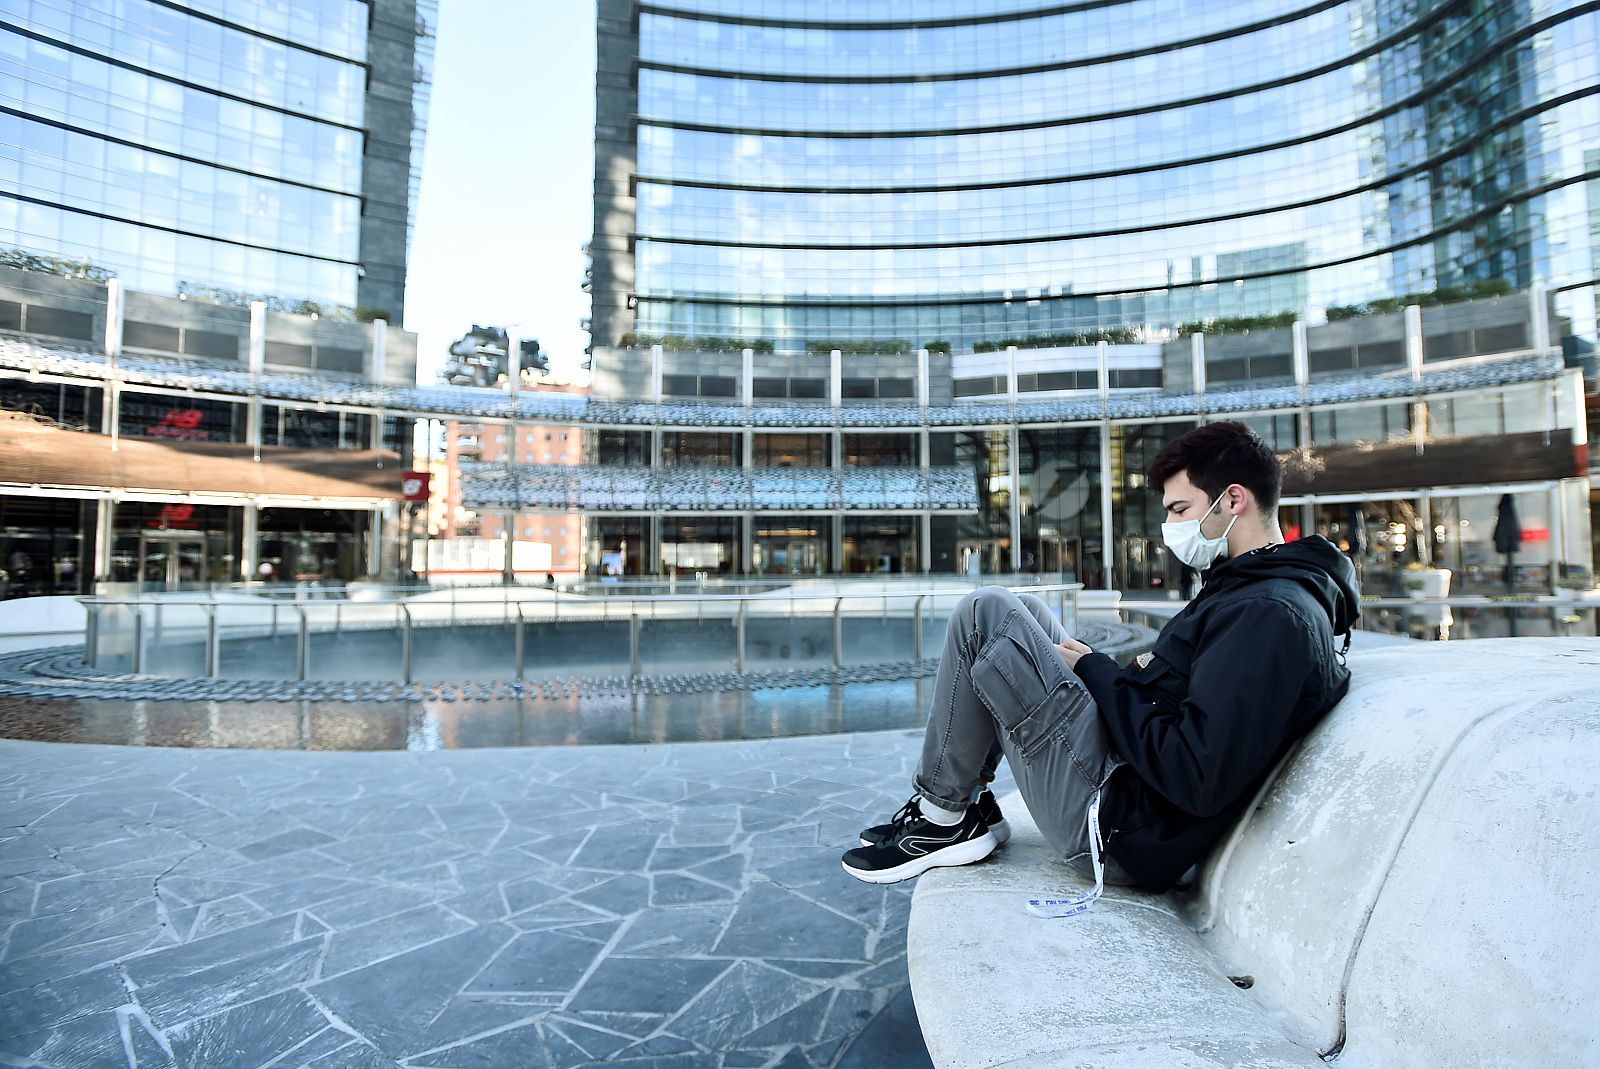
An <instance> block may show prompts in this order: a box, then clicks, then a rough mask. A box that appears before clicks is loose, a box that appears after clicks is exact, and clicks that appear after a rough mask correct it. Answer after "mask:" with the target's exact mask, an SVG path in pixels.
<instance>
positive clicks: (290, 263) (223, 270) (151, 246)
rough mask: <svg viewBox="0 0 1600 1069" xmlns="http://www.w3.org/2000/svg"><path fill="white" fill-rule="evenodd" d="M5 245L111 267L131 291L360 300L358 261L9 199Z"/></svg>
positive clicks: (4, 207)
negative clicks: (200, 290)
mask: <svg viewBox="0 0 1600 1069" xmlns="http://www.w3.org/2000/svg"><path fill="white" fill-rule="evenodd" d="M0 245H11V246H16V247H18V248H23V249H28V250H33V251H38V252H42V253H46V254H48V255H52V256H59V257H62V258H64V259H82V260H86V261H88V262H90V263H94V264H97V265H99V266H101V267H106V268H109V269H110V270H112V271H114V272H115V273H116V274H117V275H118V276H119V277H120V278H121V279H122V281H123V282H124V284H126V285H127V286H128V287H129V288H131V289H136V290H147V291H149V292H152V293H172V292H175V291H176V290H177V289H178V288H179V287H180V285H182V284H185V283H186V284H188V285H189V286H204V287H210V288H214V289H221V290H232V291H235V292H237V293H240V294H247V295H252V296H255V295H263V294H265V295H272V296H278V297H282V298H284V299H285V300H300V299H306V300H312V301H317V302H321V303H327V304H337V305H346V306H353V305H354V304H355V303H356V265H355V264H353V263H341V262H335V261H328V260H317V259H313V258H311V257H306V256H299V255H294V254H292V253H281V252H273V251H271V250H267V249H251V248H245V247H243V246H240V245H237V244H230V243H227V242H222V241H216V240H212V239H210V238H205V237H193V236H187V235H175V234H171V233H167V232H165V231H160V230H155V229H152V228H150V227H145V226H140V225H139V224H137V223H129V222H121V221H117V220H110V219H96V218H93V217H89V216H84V215H81V214H78V213H74V212H68V211H65V210H63V209H61V208H56V207H50V206H45V205H37V204H23V203H19V202H18V201H15V200H12V199H10V198H5V197H0Z"/></svg>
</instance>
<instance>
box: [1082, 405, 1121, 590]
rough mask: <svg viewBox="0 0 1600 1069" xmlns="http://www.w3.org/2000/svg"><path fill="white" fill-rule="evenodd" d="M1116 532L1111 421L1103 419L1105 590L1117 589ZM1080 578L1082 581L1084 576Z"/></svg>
mask: <svg viewBox="0 0 1600 1069" xmlns="http://www.w3.org/2000/svg"><path fill="white" fill-rule="evenodd" d="M1114 534H1115V532H1113V531H1112V530H1111V422H1110V421H1109V420H1102V421H1101V423H1100V576H1101V582H1100V586H1101V589H1103V590H1115V589H1116V583H1115V581H1114V578H1113V576H1112V570H1113V569H1112V564H1113V557H1114V554H1113V553H1112V552H1111V547H1112V546H1114V545H1116V539H1115V537H1114ZM1079 564H1080V565H1081V564H1082V562H1081V561H1080V562H1079ZM1078 578H1079V580H1080V581H1081V580H1082V578H1083V577H1082V576H1079V577H1078Z"/></svg>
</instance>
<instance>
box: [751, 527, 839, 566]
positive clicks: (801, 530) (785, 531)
mask: <svg viewBox="0 0 1600 1069" xmlns="http://www.w3.org/2000/svg"><path fill="white" fill-rule="evenodd" d="M832 542H833V521H832V520H831V519H830V518H829V517H827V516H804V515H791V516H756V517H755V519H754V521H753V523H752V526H751V528H750V571H751V572H752V573H754V574H756V575H826V574H827V573H828V572H829V570H830V569H829V567H828V558H829V556H830V555H831V551H832Z"/></svg>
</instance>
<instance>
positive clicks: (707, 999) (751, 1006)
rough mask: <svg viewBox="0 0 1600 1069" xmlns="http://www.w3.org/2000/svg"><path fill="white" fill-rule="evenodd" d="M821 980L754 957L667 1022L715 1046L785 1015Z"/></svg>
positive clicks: (813, 991)
mask: <svg viewBox="0 0 1600 1069" xmlns="http://www.w3.org/2000/svg"><path fill="white" fill-rule="evenodd" d="M819 990H820V988H819V987H818V985H816V984H814V983H812V982H810V981H807V980H801V979H799V978H797V977H794V976H790V975H789V974H788V973H782V972H779V971H778V970H776V969H772V968H769V967H768V966H766V965H762V964H759V963H756V962H750V961H741V962H737V963H735V964H734V966H733V968H731V969H729V970H728V971H727V972H726V973H724V974H723V975H722V976H721V977H719V978H718V979H717V981H716V982H715V983H714V984H712V985H711V986H710V987H709V988H707V989H706V990H705V991H704V992H702V993H701V995H700V997H699V998H698V999H696V1000H695V1001H694V1002H693V1003H692V1004H690V1006H689V1007H688V1008H687V1009H686V1010H684V1012H683V1013H681V1014H679V1015H678V1017H677V1018H675V1019H674V1020H673V1021H671V1022H670V1023H669V1025H668V1027H669V1028H670V1029H671V1030H672V1032H673V1033H674V1034H675V1035H680V1036H683V1037H684V1038H685V1039H688V1040H690V1041H692V1042H695V1043H698V1044H699V1045H700V1046H701V1047H704V1048H708V1049H711V1050H717V1049H720V1048H723V1047H726V1046H729V1045H730V1044H731V1043H733V1042H734V1041H736V1040H740V1039H742V1038H744V1037H746V1036H748V1035H750V1033H752V1032H754V1031H755V1030H757V1029H758V1028H760V1027H761V1026H763V1025H765V1024H768V1023H770V1022H772V1021H775V1020H776V1019H778V1018H779V1017H782V1016H783V1015H784V1014H786V1013H787V1012H788V1011H789V1010H791V1009H793V1008H794V1007H795V1006H798V1005H799V1004H800V1003H801V1002H803V1001H805V1000H806V999H808V998H810V997H812V996H814V995H815V994H816V993H817V992H818V991H819Z"/></svg>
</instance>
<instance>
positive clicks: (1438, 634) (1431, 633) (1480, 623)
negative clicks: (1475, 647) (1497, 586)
mask: <svg viewBox="0 0 1600 1069" xmlns="http://www.w3.org/2000/svg"><path fill="white" fill-rule="evenodd" d="M1597 616H1600V610H1597V609H1595V608H1592V607H1588V606H1578V605H1571V604H1568V605H1560V604H1557V605H1503V604H1502V605H1481V604H1465V605H1463V604H1454V605H1452V604H1448V603H1444V604H1441V603H1436V602H1425V603H1421V604H1418V603H1400V602H1393V603H1380V604H1376V605H1363V606H1362V607H1361V626H1362V628H1363V629H1364V630H1367V631H1377V632H1380V633H1382V634H1386V635H1405V636H1407V637H1409V638H1415V639H1422V640H1425V641H1452V640H1454V641H1465V640H1469V639H1479V638H1552V637H1554V638H1594V637H1595V636H1596V634H1597V623H1600V621H1597Z"/></svg>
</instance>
